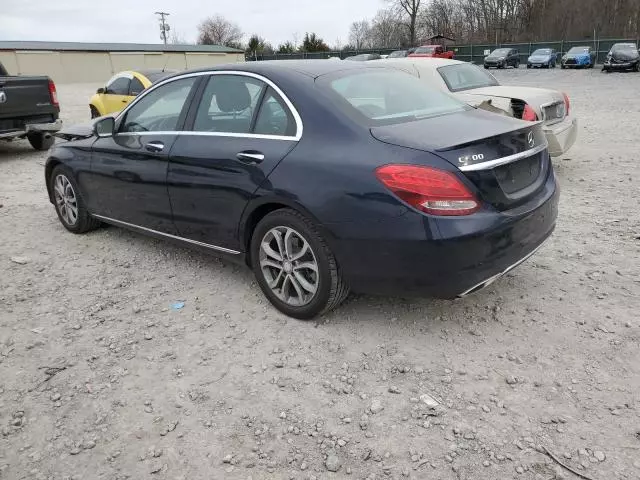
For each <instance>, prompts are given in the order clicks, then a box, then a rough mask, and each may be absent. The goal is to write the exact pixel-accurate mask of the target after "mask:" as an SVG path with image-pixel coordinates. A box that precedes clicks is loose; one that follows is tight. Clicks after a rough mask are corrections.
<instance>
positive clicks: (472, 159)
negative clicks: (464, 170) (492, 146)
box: [458, 153, 484, 167]
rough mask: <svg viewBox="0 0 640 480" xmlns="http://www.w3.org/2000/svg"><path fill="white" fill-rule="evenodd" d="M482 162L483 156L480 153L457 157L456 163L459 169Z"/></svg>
mask: <svg viewBox="0 0 640 480" xmlns="http://www.w3.org/2000/svg"><path fill="white" fill-rule="evenodd" d="M482 160H484V154H482V153H478V154H475V155H463V156H461V157H458V163H459V164H460V166H461V167H465V166H467V165H469V164H470V163H476V162H481V161H482Z"/></svg>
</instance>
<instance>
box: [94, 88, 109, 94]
mask: <svg viewBox="0 0 640 480" xmlns="http://www.w3.org/2000/svg"><path fill="white" fill-rule="evenodd" d="M106 92H107V91H106V89H105V88H104V87H100V88H99V89H98V90H96V93H106Z"/></svg>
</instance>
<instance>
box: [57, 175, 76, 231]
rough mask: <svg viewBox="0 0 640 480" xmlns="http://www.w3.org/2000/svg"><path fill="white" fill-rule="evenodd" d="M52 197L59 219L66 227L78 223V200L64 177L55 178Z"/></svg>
mask: <svg viewBox="0 0 640 480" xmlns="http://www.w3.org/2000/svg"><path fill="white" fill-rule="evenodd" d="M53 195H54V198H55V202H56V208H57V209H58V212H59V213H60V217H61V218H62V219H63V220H64V222H65V223H66V224H67V225H69V226H73V225H75V224H76V222H77V221H78V199H77V198H76V192H74V190H73V186H71V182H70V181H69V179H68V178H67V177H66V176H64V175H62V174H59V175H57V176H56V179H55V182H54V187H53Z"/></svg>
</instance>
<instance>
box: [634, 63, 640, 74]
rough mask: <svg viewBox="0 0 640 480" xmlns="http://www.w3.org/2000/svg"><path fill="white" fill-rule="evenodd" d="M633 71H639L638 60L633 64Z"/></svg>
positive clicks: (639, 64)
mask: <svg viewBox="0 0 640 480" xmlns="http://www.w3.org/2000/svg"><path fill="white" fill-rule="evenodd" d="M633 71H634V72H640V62H638V63H636V64H635V65H634V66H633Z"/></svg>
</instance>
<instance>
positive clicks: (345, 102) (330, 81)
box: [318, 69, 468, 126]
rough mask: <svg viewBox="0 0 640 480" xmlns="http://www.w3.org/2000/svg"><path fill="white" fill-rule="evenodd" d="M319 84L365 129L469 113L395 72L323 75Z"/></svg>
mask: <svg viewBox="0 0 640 480" xmlns="http://www.w3.org/2000/svg"><path fill="white" fill-rule="evenodd" d="M318 83H319V85H321V86H322V87H324V89H325V91H326V92H327V93H328V94H329V96H330V97H332V98H333V99H334V100H335V102H336V104H337V106H338V107H339V108H340V109H341V110H342V111H343V112H344V113H346V114H347V115H349V116H350V117H352V118H354V119H355V120H356V121H358V122H359V123H362V124H365V125H372V126H375V125H389V124H394V123H403V122H409V121H414V120H420V119H423V118H428V117H432V116H435V115H442V114H446V113H454V112H461V111H464V110H466V109H468V106H467V105H465V104H464V103H462V102H460V101H458V100H456V99H455V98H453V97H451V96H450V95H447V94H445V93H443V92H440V91H437V90H435V89H430V88H427V87H425V85H424V82H422V81H421V80H419V79H417V78H416V77H414V76H413V75H410V74H407V73H405V72H401V71H398V70H388V69H367V70H365V71H357V70H351V71H344V72H338V73H335V74H330V75H324V76H322V77H320V78H319V79H318Z"/></svg>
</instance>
